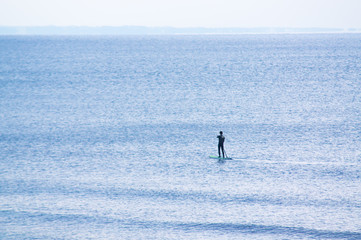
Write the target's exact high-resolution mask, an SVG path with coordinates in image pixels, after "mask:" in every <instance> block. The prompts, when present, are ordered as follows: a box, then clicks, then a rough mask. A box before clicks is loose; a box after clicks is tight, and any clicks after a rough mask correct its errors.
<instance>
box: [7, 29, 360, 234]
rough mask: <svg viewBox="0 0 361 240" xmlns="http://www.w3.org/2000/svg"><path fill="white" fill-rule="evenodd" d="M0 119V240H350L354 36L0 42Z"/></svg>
mask: <svg viewBox="0 0 361 240" xmlns="http://www.w3.org/2000/svg"><path fill="white" fill-rule="evenodd" d="M0 120H1V121H0V238H1V239H361V170H360V167H361V35H360V34H320V35H317V34H309V35H307V34H306V35H286V34H285V35H230V36H228V35H225V36H217V35H206V36H116V37H115V36H114V37H111V36H104V37H95V36H94V37H93V36H91V37H76V36H57V37H55V36H50V37H40V36H1V37H0ZM220 130H222V131H223V132H224V134H225V136H226V142H225V149H226V153H227V155H228V156H231V157H233V160H230V161H223V162H222V161H221V162H219V161H217V160H214V159H209V158H208V156H209V155H215V154H217V138H216V136H217V134H218V132H219V131H220Z"/></svg>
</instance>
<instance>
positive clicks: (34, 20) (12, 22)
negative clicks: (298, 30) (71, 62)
mask: <svg viewBox="0 0 361 240" xmlns="http://www.w3.org/2000/svg"><path fill="white" fill-rule="evenodd" d="M48 25H55V26H69V25H77V26H124V25H136V26H173V27H327V28H361V0H248V1H243V0H179V1H178V0H174V1H172V0H148V1H147V0H0V26H48Z"/></svg>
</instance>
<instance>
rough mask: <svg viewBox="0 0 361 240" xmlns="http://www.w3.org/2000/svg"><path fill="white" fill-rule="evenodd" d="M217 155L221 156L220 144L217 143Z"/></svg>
mask: <svg viewBox="0 0 361 240" xmlns="http://www.w3.org/2000/svg"><path fill="white" fill-rule="evenodd" d="M218 157H221V145H219V144H218Z"/></svg>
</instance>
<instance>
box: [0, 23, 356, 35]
mask: <svg viewBox="0 0 361 240" xmlns="http://www.w3.org/2000/svg"><path fill="white" fill-rule="evenodd" d="M247 33H248V34H252V33H361V28H353V27H350V28H340V27H338V28H337V27H172V26H142V25H138V26H136V25H122V26H109V25H104V26H80V25H67V26H56V25H46V26H45V25H44V26H40V25H39V26H4V25H0V35H37V34H38V35H49V34H52V35H126V34H143V35H152V34H163V35H164V34H247Z"/></svg>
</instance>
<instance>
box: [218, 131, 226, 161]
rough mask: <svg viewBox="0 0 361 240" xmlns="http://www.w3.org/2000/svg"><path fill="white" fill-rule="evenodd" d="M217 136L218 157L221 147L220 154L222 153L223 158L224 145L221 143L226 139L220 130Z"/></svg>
mask: <svg viewBox="0 0 361 240" xmlns="http://www.w3.org/2000/svg"><path fill="white" fill-rule="evenodd" d="M217 138H218V157H221V149H222V155H223V158H224V146H223V143H224V140H226V138H225V137H224V136H223V132H222V131H220V132H219V135H218V136H217Z"/></svg>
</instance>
